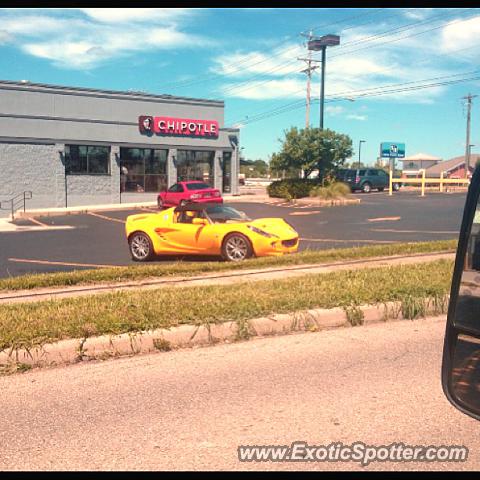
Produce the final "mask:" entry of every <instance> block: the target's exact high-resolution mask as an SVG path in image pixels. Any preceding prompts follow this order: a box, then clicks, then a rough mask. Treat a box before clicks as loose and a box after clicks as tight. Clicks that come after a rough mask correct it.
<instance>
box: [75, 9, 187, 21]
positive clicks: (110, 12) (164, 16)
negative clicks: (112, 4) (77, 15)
mask: <svg viewBox="0 0 480 480" xmlns="http://www.w3.org/2000/svg"><path fill="white" fill-rule="evenodd" d="M80 10H81V11H82V12H84V13H85V14H86V15H88V16H89V17H91V18H92V19H94V20H98V21H100V22H105V23H123V22H127V23H130V22H149V23H151V22H155V21H159V20H160V21H170V20H177V19H178V18H179V17H180V16H183V15H186V14H188V13H190V10H189V9H186V8H81V9H80Z"/></svg>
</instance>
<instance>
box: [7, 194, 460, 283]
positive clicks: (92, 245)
mask: <svg viewBox="0 0 480 480" xmlns="http://www.w3.org/2000/svg"><path fill="white" fill-rule="evenodd" d="M359 198H361V199H362V203H361V204H359V205H348V206H336V207H329V208H325V207H323V208H319V207H307V208H305V207H300V206H298V207H292V206H279V205H272V204H260V203H241V202H236V203H232V206H233V207H234V208H237V209H238V210H243V211H244V212H245V213H246V214H247V215H248V216H250V217H251V218H260V217H283V218H285V219H286V220H288V222H290V223H291V224H292V225H293V226H294V227H295V228H296V229H297V231H298V232H299V233H300V238H301V242H300V250H304V249H328V248H344V247H354V246H362V245H374V244H388V243H397V242H417V241H428V240H442V239H452V238H456V237H457V236H458V231H459V228H460V223H461V217H462V211H463V206H464V202H465V193H450V194H440V193H429V194H428V195H427V196H426V197H424V198H421V197H419V195H418V193H417V192H406V191H405V192H401V193H399V194H396V195H393V196H391V197H390V196H388V194H387V193H371V194H369V195H365V194H360V195H359ZM133 213H139V210H136V211H134V210H131V211H125V210H122V211H119V210H117V211H101V212H91V213H89V214H82V215H65V216H55V217H39V218H36V219H35V222H36V223H34V224H33V223H32V222H30V221H28V220H20V221H19V222H18V223H19V224H20V225H25V226H29V225H32V226H33V225H35V226H36V227H39V228H36V229H35V230H34V231H28V230H26V231H16V232H13V231H12V232H4V233H0V277H8V276H17V275H22V274H26V273H43V272H53V271H69V270H75V269H88V268H100V267H104V266H121V265H131V264H133V263H134V262H132V260H131V258H130V254H129V251H128V245H127V242H126V240H125V234H124V221H125V218H126V217H127V216H128V215H131V214H133ZM42 226H44V227H42ZM52 226H55V227H62V228H59V229H50V228H48V227H52ZM172 260H178V258H173V259H172V257H165V258H159V259H158V260H157V261H158V262H170V261H172ZM183 260H184V261H193V262H198V261H205V260H211V258H201V257H184V258H183Z"/></svg>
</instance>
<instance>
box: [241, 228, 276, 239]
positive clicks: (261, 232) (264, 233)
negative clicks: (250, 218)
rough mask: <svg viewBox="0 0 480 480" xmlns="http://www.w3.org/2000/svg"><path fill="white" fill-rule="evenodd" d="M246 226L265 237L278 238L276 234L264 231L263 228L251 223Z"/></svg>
mask: <svg viewBox="0 0 480 480" xmlns="http://www.w3.org/2000/svg"><path fill="white" fill-rule="evenodd" d="M248 228H249V229H250V230H251V231H252V232H255V233H258V234H259V235H262V236H263V237H267V238H279V237H278V235H274V234H272V233H268V232H265V231H264V230H260V228H257V227H254V226H253V225H248Z"/></svg>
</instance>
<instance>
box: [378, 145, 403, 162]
mask: <svg viewBox="0 0 480 480" xmlns="http://www.w3.org/2000/svg"><path fill="white" fill-rule="evenodd" d="M380 157H382V158H405V144H404V143H396V142H382V143H381V144H380Z"/></svg>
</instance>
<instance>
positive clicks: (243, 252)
mask: <svg viewBox="0 0 480 480" xmlns="http://www.w3.org/2000/svg"><path fill="white" fill-rule="evenodd" d="M252 255H253V248H252V244H251V243H250V240H249V239H248V238H247V237H246V236H245V235H242V234H241V233H230V234H229V235H227V236H226V237H225V240H224V241H223V245H222V257H223V259H224V260H227V261H229V262H240V261H242V260H245V259H247V258H250V257H251V256H252Z"/></svg>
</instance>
